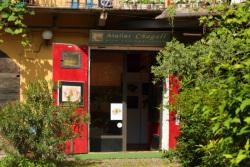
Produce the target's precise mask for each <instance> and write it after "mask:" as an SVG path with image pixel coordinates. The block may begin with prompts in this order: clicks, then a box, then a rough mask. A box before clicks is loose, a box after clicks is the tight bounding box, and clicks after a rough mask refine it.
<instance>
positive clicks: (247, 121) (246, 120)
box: [244, 117, 250, 125]
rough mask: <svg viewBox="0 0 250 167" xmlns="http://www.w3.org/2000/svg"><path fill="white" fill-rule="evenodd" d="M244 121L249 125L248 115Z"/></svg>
mask: <svg viewBox="0 0 250 167" xmlns="http://www.w3.org/2000/svg"><path fill="white" fill-rule="evenodd" d="M244 121H245V122H246V123H247V124H248V125H250V117H247V118H245V119H244Z"/></svg>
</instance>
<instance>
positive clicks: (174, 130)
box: [169, 75, 180, 149]
mask: <svg viewBox="0 0 250 167" xmlns="http://www.w3.org/2000/svg"><path fill="white" fill-rule="evenodd" d="M179 87H180V82H179V81H178V79H177V78H176V77H175V76H173V75H172V76H170V77H169V88H170V91H169V104H174V103H175V97H176V96H177V95H178V93H179V92H178V89H179ZM179 135H180V129H179V125H178V124H176V112H175V111H174V110H173V111H170V112H169V148H170V149H171V148H175V147H176V139H177V137H178V136H179Z"/></svg>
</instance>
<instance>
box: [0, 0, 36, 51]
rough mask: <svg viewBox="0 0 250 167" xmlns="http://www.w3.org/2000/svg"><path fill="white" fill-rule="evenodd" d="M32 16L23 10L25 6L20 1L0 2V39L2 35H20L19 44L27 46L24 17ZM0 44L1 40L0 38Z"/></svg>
mask: <svg viewBox="0 0 250 167" xmlns="http://www.w3.org/2000/svg"><path fill="white" fill-rule="evenodd" d="M25 14H34V13H33V12H31V11H28V10H27V9H26V8H25V4H24V3H23V2H22V1H20V0H4V1H0V37H1V35H3V34H4V33H7V34H11V35H20V36H21V37H22V40H21V44H22V45H23V46H28V45H29V40H28V39H27V34H26V32H27V31H26V29H27V26H26V25H25V24H24V15H25ZM0 42H3V40H2V39H1V38H0Z"/></svg>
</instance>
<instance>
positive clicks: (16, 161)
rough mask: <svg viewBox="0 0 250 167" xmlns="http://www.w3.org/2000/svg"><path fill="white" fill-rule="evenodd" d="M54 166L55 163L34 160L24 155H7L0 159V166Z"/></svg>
mask: <svg viewBox="0 0 250 167" xmlns="http://www.w3.org/2000/svg"><path fill="white" fill-rule="evenodd" d="M14 166H15V167H56V164H55V163H53V162H50V161H44V160H39V161H34V160H31V159H28V158H25V157H19V156H13V155H8V156H6V157H5V158H4V159H3V160H1V161H0V167H14Z"/></svg>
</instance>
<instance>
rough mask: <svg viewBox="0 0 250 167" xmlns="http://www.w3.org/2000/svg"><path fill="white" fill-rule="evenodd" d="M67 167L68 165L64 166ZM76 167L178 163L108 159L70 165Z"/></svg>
mask: <svg viewBox="0 0 250 167" xmlns="http://www.w3.org/2000/svg"><path fill="white" fill-rule="evenodd" d="M64 165H66V166H67V164H64ZM70 166H72V167H73V166H74V167H83V166H84V167H178V165H177V164H176V163H169V162H168V161H167V160H164V159H161V158H147V159H108V160H82V161H75V164H74V165H73V164H70Z"/></svg>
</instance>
